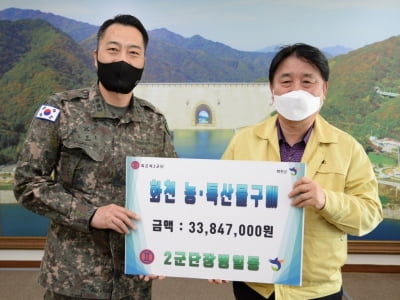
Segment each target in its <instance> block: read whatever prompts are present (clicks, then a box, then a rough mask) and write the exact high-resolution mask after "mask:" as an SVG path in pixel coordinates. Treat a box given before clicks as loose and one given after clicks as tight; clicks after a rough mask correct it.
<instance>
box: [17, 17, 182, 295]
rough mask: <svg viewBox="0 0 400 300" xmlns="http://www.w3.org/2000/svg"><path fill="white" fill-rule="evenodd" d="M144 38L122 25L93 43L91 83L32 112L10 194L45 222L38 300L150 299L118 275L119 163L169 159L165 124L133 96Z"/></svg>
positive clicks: (131, 24) (124, 223) (110, 23)
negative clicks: (42, 297)
mask: <svg viewBox="0 0 400 300" xmlns="http://www.w3.org/2000/svg"><path fill="white" fill-rule="evenodd" d="M147 43H148V34H147V32H146V30H145V28H144V27H143V25H142V23H141V22H140V21H139V20H138V19H137V18H135V17H133V16H130V15H118V16H116V17H115V18H113V19H110V20H107V21H105V22H104V23H103V24H102V26H101V27H100V29H99V31H98V34H97V49H96V50H95V51H94V54H93V57H94V64H95V66H96V68H97V74H98V83H97V84H95V85H94V86H92V87H89V88H83V89H78V90H72V91H65V92H61V93H57V94H55V95H52V96H50V97H49V98H48V99H47V100H46V101H45V102H44V103H43V105H42V106H41V107H40V108H39V109H38V111H37V112H36V114H35V116H34V118H33V121H32V124H31V126H30V129H29V132H28V136H27V139H26V142H25V144H24V147H23V149H22V151H21V153H20V158H19V161H18V166H17V168H16V171H15V187H14V193H15V196H16V198H17V199H18V201H19V202H20V203H21V204H22V205H23V206H25V207H26V208H28V209H30V210H31V211H33V212H35V213H38V214H41V215H44V216H46V217H48V218H49V219H50V220H51V223H50V228H49V232H48V236H47V243H46V247H45V252H44V257H43V260H42V264H41V273H40V278H39V282H40V284H41V285H42V286H43V287H44V288H45V289H46V293H45V299H141V300H142V299H151V280H150V279H152V278H153V277H155V276H151V277H144V278H142V277H139V276H129V275H125V274H124V234H126V233H128V231H129V230H131V229H132V230H134V229H135V223H134V222H135V221H138V219H139V216H138V215H136V214H135V213H134V212H132V211H129V210H127V209H126V208H125V157H126V156H159V157H176V152H175V149H174V147H173V144H172V141H171V136H170V133H169V130H168V127H167V122H166V120H165V117H164V116H163V115H162V114H161V113H160V112H159V111H158V110H157V109H156V108H155V107H154V106H153V105H151V104H150V103H149V102H147V101H145V100H142V99H139V98H137V97H135V96H134V95H133V89H134V87H135V86H136V85H137V83H138V82H139V80H140V79H141V75H142V72H143V68H144V64H145V51H146V47H147Z"/></svg>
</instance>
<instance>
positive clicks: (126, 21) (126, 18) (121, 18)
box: [97, 15, 149, 49]
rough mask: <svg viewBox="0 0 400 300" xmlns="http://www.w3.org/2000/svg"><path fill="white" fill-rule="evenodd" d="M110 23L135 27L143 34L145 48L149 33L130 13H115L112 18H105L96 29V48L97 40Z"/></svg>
mask: <svg viewBox="0 0 400 300" xmlns="http://www.w3.org/2000/svg"><path fill="white" fill-rule="evenodd" d="M112 24H121V25H126V26H132V27H135V28H136V29H137V30H139V31H140V33H141V34H142V36H143V42H144V48H145V49H146V48H147V44H148V43H149V35H148V33H147V30H146V28H144V26H143V24H142V22H140V20H139V19H138V18H136V17H134V16H132V15H117V16H115V17H114V18H113V19H108V20H106V21H105V22H104V23H103V24H102V25H101V26H100V28H99V30H98V31H97V48H98V47H99V42H100V40H101V39H102V37H103V36H104V32H105V31H106V30H107V28H108V27H109V26H110V25H112Z"/></svg>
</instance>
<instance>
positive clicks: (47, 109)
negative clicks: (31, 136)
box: [36, 105, 60, 122]
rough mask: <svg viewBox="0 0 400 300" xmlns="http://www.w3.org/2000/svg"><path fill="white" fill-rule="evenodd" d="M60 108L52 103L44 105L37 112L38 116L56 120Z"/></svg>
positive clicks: (52, 120)
mask: <svg viewBox="0 0 400 300" xmlns="http://www.w3.org/2000/svg"><path fill="white" fill-rule="evenodd" d="M59 114H60V110H59V109H58V108H56V107H53V106H50V105H42V106H41V107H40V108H39V110H38V112H37V113H36V118H38V119H43V120H48V121H51V122H55V121H56V120H57V118H58V115H59Z"/></svg>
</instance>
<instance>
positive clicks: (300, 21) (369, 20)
mask: <svg viewBox="0 0 400 300" xmlns="http://www.w3.org/2000/svg"><path fill="white" fill-rule="evenodd" d="M9 7H16V8H29V9H39V10H41V11H43V12H51V13H54V14H58V15H62V16H65V17H68V18H72V19H74V20H77V21H83V22H87V23H90V24H93V25H100V24H101V23H102V22H103V21H104V20H106V19H108V18H110V17H113V16H114V15H116V14H119V13H129V14H133V15H135V16H137V17H138V18H139V19H141V21H142V22H143V24H144V25H145V27H146V28H147V29H148V30H151V29H156V28H167V29H168V30H170V31H172V32H175V33H177V34H180V35H182V36H184V37H191V36H193V35H195V34H199V35H201V36H202V37H204V38H206V39H208V40H212V41H216V42H221V43H224V44H226V45H228V46H230V47H232V48H235V49H238V50H246V51H255V50H258V49H261V48H264V47H268V46H274V45H282V44H290V43H294V42H305V43H310V44H312V45H314V46H317V47H330V46H335V45H342V46H345V47H348V48H352V49H356V48H360V47H362V46H365V45H367V44H371V43H374V42H378V41H382V40H385V39H387V38H390V37H392V36H397V35H400V1H398V0H380V1H376V0H335V1H332V0H212V1H210V0H203V1H185V0H113V1H99V0H65V1H60V0H34V1H32V0H1V1H0V10H2V9H5V8H9Z"/></svg>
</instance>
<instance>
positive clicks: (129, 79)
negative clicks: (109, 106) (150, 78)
mask: <svg viewBox="0 0 400 300" xmlns="http://www.w3.org/2000/svg"><path fill="white" fill-rule="evenodd" d="M142 73H143V69H138V68H135V67H133V66H131V65H130V64H128V63H126V62H124V61H118V62H113V63H108V64H104V63H101V62H99V61H97V76H98V78H99V81H100V82H101V84H102V85H103V86H104V87H105V88H106V89H107V90H109V91H111V92H117V93H120V94H129V93H130V92H131V91H132V90H133V88H134V87H135V86H136V85H137V84H138V83H139V81H140V79H141V78H142Z"/></svg>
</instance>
